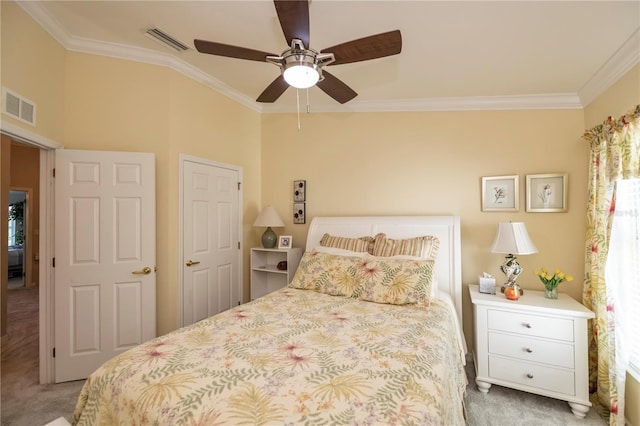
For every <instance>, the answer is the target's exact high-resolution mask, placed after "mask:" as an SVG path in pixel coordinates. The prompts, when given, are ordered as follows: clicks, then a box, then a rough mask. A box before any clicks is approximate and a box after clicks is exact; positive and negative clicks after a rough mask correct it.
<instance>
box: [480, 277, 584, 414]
mask: <svg viewBox="0 0 640 426" xmlns="http://www.w3.org/2000/svg"><path fill="white" fill-rule="evenodd" d="M469 294H470V295H471V302H472V303H473V316H474V322H475V324H474V337H475V347H474V354H473V356H474V363H475V367H476V384H477V385H478V390H479V391H480V392H483V393H488V392H489V388H491V385H492V384H496V385H500V386H505V387H509V388H513V389H519V390H522V391H526V392H531V393H535V394H538V395H544V396H548V397H552V398H557V399H561V400H564V401H567V402H568V403H569V406H570V407H571V411H572V412H573V414H574V415H575V416H576V417H578V418H580V419H581V418H584V417H585V416H586V415H587V413H588V412H589V408H590V407H591V403H590V402H589V372H588V353H587V320H588V319H589V318H594V316H595V315H594V314H593V312H591V311H590V310H589V309H587V308H586V307H585V306H583V305H582V304H581V303H579V302H577V301H576V300H575V299H573V298H571V297H570V296H568V295H566V294H562V293H560V294H558V299H557V300H552V299H546V298H545V297H544V292H542V291H534V290H525V292H524V295H523V296H520V299H519V300H518V301H511V300H507V299H506V298H505V297H504V295H503V294H501V293H500V291H499V290H498V291H497V293H496V294H493V295H492V294H483V293H480V292H479V291H478V286H477V285H470V286H469Z"/></svg>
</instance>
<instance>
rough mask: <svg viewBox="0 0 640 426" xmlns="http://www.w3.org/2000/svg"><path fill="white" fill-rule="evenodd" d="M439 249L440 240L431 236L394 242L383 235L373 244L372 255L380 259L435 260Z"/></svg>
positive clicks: (377, 237) (379, 235) (376, 238)
mask: <svg viewBox="0 0 640 426" xmlns="http://www.w3.org/2000/svg"><path fill="white" fill-rule="evenodd" d="M439 247H440V240H439V239H438V237H434V236H433V235H425V236H423V237H416V238H407V239H401V240H394V239H391V238H387V236H386V235H385V234H378V235H376V236H375V239H374V242H373V252H372V254H373V255H374V256H380V257H390V256H398V255H408V256H416V257H420V258H422V259H435V258H436V256H437V255H438V248H439Z"/></svg>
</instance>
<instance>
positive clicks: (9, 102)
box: [2, 87, 36, 127]
mask: <svg viewBox="0 0 640 426" xmlns="http://www.w3.org/2000/svg"><path fill="white" fill-rule="evenodd" d="M2 112H3V113H5V114H7V115H8V116H10V117H13V118H15V119H17V120H20V121H23V122H25V123H28V124H31V125H32V126H34V127H35V125H36V104H35V103H33V102H31V101H30V100H28V99H26V98H24V97H23V96H20V95H18V94H17V93H15V92H12V91H11V90H9V89H7V88H6V87H3V88H2Z"/></svg>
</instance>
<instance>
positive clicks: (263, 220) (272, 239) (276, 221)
mask: <svg viewBox="0 0 640 426" xmlns="http://www.w3.org/2000/svg"><path fill="white" fill-rule="evenodd" d="M253 226H266V227H267V230H266V231H264V234H262V247H264V248H274V247H275V246H276V242H277V240H278V236H277V235H276V233H275V232H273V229H271V227H272V226H284V222H283V221H282V219H280V216H278V212H276V210H275V209H274V208H273V207H271V206H267V207H265V208H264V209H262V211H261V212H260V214H259V215H258V218H257V219H256V221H255V222H253Z"/></svg>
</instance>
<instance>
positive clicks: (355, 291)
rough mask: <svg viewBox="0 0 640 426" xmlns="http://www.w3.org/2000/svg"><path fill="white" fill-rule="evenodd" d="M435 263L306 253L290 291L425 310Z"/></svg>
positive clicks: (290, 285)
mask: <svg viewBox="0 0 640 426" xmlns="http://www.w3.org/2000/svg"><path fill="white" fill-rule="evenodd" d="M433 265H434V260H432V259H406V258H405V259H403V258H390V257H374V256H371V255H365V256H364V257H360V256H341V255H335V254H329V253H319V252H315V251H311V252H305V254H304V255H303V256H302V259H301V260H300V265H299V266H298V269H297V271H296V273H295V275H294V277H293V280H292V281H291V283H290V284H289V287H292V288H299V289H304V290H315V291H318V292H320V293H325V294H330V295H333V296H344V297H354V298H357V299H360V300H366V301H370V302H376V303H387V304H392V305H405V304H416V305H422V306H426V305H428V303H429V300H430V298H431V289H432V286H433V285H434V272H433Z"/></svg>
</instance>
